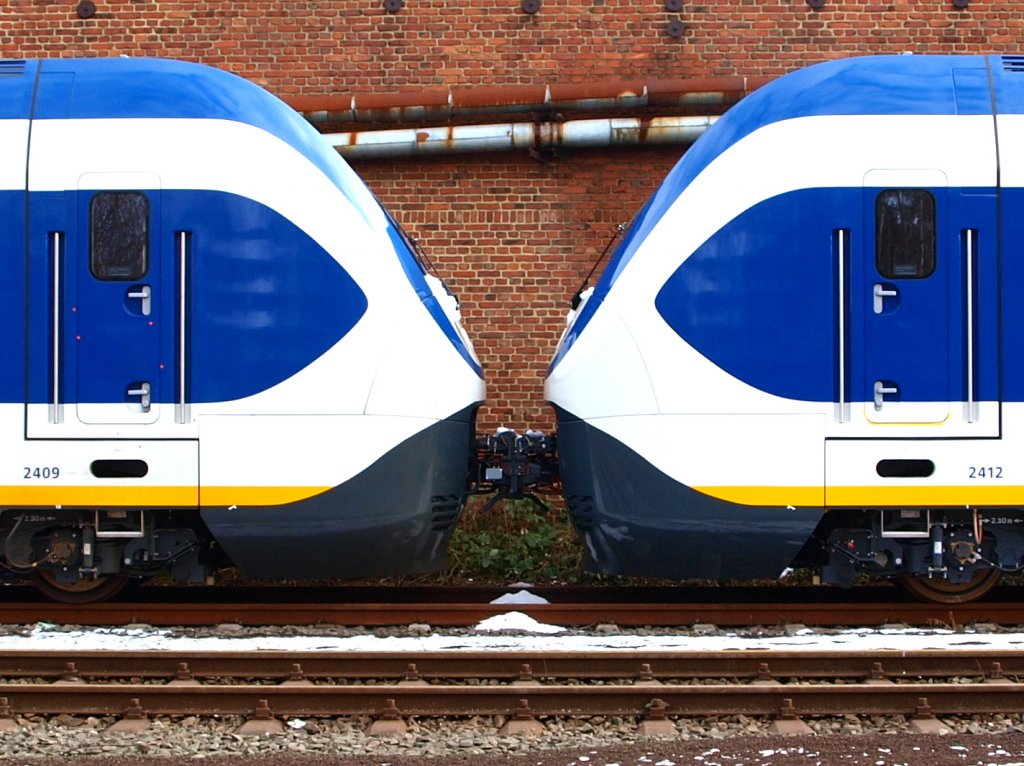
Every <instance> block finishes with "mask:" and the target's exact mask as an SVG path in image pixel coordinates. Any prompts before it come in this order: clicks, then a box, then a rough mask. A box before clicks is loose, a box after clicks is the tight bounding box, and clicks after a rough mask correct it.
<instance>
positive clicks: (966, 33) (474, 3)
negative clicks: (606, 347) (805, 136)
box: [0, 0, 1024, 430]
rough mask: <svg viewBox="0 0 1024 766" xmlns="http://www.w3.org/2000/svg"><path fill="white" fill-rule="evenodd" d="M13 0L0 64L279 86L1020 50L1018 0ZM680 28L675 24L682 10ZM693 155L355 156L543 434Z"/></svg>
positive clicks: (753, 70) (642, 74)
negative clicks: (589, 328) (591, 311)
mask: <svg viewBox="0 0 1024 766" xmlns="http://www.w3.org/2000/svg"><path fill="white" fill-rule="evenodd" d="M95 4H96V9H97V13H96V16H95V17H94V18H91V19H87V20H83V19H80V18H79V17H78V15H77V13H76V0H59V1H55V0H3V2H2V3H0V58H23V57H46V56H58V55H60V56H95V55H104V56H108V55H119V54H126V55H159V56H167V57H173V58H183V59H189V60H195V61H201V62H204V63H207V64H213V65H217V66H220V67H222V68H225V69H229V70H231V71H234V72H236V73H238V74H240V75H243V76H245V77H247V78H249V79H252V80H254V81H256V82H258V83H260V84H261V85H264V86H265V87H267V88H269V89H270V90H271V91H273V92H275V93H277V94H278V95H281V96H288V95H297V94H305V95H321V94H330V93H353V92H354V93H363V92H393V91H397V90H405V91H415V90H417V89H420V88H425V87H431V88H436V87H438V86H450V85H459V86H473V85H523V84H535V83H538V82H596V81H601V80H605V79H630V78H634V79H636V78H639V79H645V80H649V79H658V78H679V77H691V76H709V75H711V76H713V75H729V74H745V75H776V74H781V73H783V72H786V71H789V70H791V69H794V68H797V67H799V66H802V65H805V64H810V63H814V62H817V61H820V60H823V59H826V58H836V57H840V56H848V55H856V54H868V53H891V52H902V51H914V52H919V53H987V52H1011V53H1020V52H1024V44H1022V43H1024V13H1022V12H1021V10H1020V8H1019V7H1018V4H1017V3H1011V2H996V1H995V0H971V2H970V5H969V7H968V8H967V9H966V10H958V9H956V8H955V7H954V6H953V4H952V0H904V1H897V2H890V3H881V2H855V0H826V2H825V7H824V8H823V9H822V10H820V11H815V10H813V9H811V8H810V7H809V6H808V5H807V4H806V3H805V2H804V0H711V1H709V2H703V3H692V2H685V3H684V4H683V10H682V12H680V13H670V12H668V11H667V10H666V4H665V2H664V0H585V1H581V2H576V1H575V0H541V8H540V12H539V13H537V14H536V15H533V16H530V15H527V14H525V13H523V12H522V11H521V10H520V2H519V0H406V5H405V7H404V8H403V9H402V10H401V11H400V12H399V13H397V14H388V13H386V12H385V11H384V6H383V0H358V1H356V0H337V1H335V2H328V1H327V0H321V1H320V2H292V1H291V0H278V2H275V3H259V2H252V1H251V0H250V1H249V2H244V3H243V2H235V1H233V0H232V1H229V2H211V1H210V0H196V1H195V2H161V1H160V0H95ZM674 19H679V20H682V21H683V22H684V23H685V24H686V31H685V33H684V35H683V36H682V37H680V38H673V37H670V36H669V35H668V34H666V25H667V24H668V22H669V21H670V20H674ZM680 152H681V150H679V149H673V148H662V149H639V150H638V149H610V150H607V151H602V150H587V151H568V150H566V151H562V152H560V154H559V155H558V156H557V157H556V158H554V159H553V160H551V161H548V162H544V163H542V162H538V161H537V160H534V159H531V158H530V157H528V156H526V155H525V154H517V153H511V154H504V155H488V156H472V155H469V156H454V157H449V158H430V159H426V160H424V159H411V160H400V161H399V160H387V161H385V160H374V161H361V162H358V163H356V164H357V170H359V172H360V173H362V175H363V176H364V178H366V180H367V181H368V183H369V184H370V185H371V187H372V188H373V189H374V190H375V191H376V192H377V193H378V194H379V195H380V197H381V198H382V199H383V201H384V202H385V204H386V205H387V206H388V207H389V208H391V209H392V210H393V211H394V212H395V214H396V215H397V216H398V218H399V219H400V220H401V221H402V222H403V224H404V225H405V227H406V228H407V229H408V230H409V231H410V233H413V234H415V235H416V236H418V237H419V238H420V239H421V241H422V243H423V245H424V248H425V249H426V250H427V252H428V254H429V255H430V256H431V258H432V259H433V260H434V262H435V264H436V266H437V270H438V272H439V273H440V274H441V275H442V276H443V277H445V278H447V279H450V281H451V282H452V283H453V285H454V287H455V289H456V292H457V293H458V294H459V296H460V297H461V299H462V305H463V312H464V316H465V320H466V325H467V327H468V329H469V331H470V333H471V334H472V336H473V337H474V339H475V340H476V344H477V349H478V352H479V354H480V356H481V359H482V361H483V362H484V365H485V368H486V371H487V376H488V382H489V390H490V400H489V404H488V406H487V407H486V408H485V410H484V411H483V413H482V417H481V421H480V425H481V428H483V429H485V430H490V429H492V428H493V427H495V426H497V425H508V426H511V427H514V428H517V429H520V430H521V429H523V428H525V427H529V426H540V427H545V428H549V427H550V425H551V417H550V413H549V412H548V410H547V408H546V407H545V405H544V404H543V401H542V398H543V397H542V386H543V378H544V372H545V369H546V367H547V362H548V360H549V358H550V356H551V353H552V350H553V348H554V343H555V341H556V339H557V337H558V335H559V333H560V332H561V329H562V327H563V318H564V315H565V311H566V309H567V307H568V300H569V298H570V296H571V295H572V293H573V292H574V291H575V290H576V288H577V286H578V284H579V282H580V280H581V279H582V277H583V275H584V274H585V273H586V271H587V270H588V269H589V268H590V264H591V262H592V260H593V259H594V258H596V257H597V256H598V255H599V254H600V252H601V251H602V250H603V248H604V246H605V245H606V243H607V241H608V239H609V238H610V236H611V234H612V231H613V229H614V225H615V224H616V223H619V222H625V221H627V220H628V219H629V218H630V217H631V215H632V214H633V212H634V211H635V209H636V208H637V207H638V206H639V205H640V204H642V202H643V200H644V199H646V197H647V196H648V195H649V194H650V192H651V191H653V190H654V188H655V187H656V186H657V184H658V183H659V181H660V180H661V178H662V177H663V176H664V174H665V173H666V171H667V170H668V169H669V168H670V167H671V166H672V164H673V163H674V162H675V160H676V159H677V157H678V155H679V154H680Z"/></svg>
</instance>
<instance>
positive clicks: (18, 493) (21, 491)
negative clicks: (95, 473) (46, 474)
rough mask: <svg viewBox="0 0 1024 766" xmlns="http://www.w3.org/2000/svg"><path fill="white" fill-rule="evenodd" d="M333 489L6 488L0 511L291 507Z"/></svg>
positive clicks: (0, 494)
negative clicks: (25, 509)
mask: <svg viewBox="0 0 1024 766" xmlns="http://www.w3.org/2000/svg"><path fill="white" fill-rule="evenodd" d="M328 489H329V487H202V488H199V487H195V486H188V487H158V486H118V487H112V486H102V487H88V486H57V485H47V486H40V485H34V486H6V487H0V508H13V507H18V508H32V507H35V508H39V507H46V508H60V507H69V508H78V507H85V508H189V507H192V508H194V507H197V506H199V505H202V506H206V507H213V506H217V507H230V506H232V505H238V506H250V507H251V506H268V505H287V504H288V503H296V502H298V501H300V500H305V499H307V498H310V497H313V496H314V495H319V494H321V493H322V492H325V491H327V490H328Z"/></svg>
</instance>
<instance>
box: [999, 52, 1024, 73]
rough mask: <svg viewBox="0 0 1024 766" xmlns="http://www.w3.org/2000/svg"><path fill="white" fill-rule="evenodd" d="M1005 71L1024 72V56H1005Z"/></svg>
mask: <svg viewBox="0 0 1024 766" xmlns="http://www.w3.org/2000/svg"><path fill="white" fill-rule="evenodd" d="M1003 71H1004V72H1022V73H1024V56H1003Z"/></svg>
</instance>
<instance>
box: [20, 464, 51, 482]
mask: <svg viewBox="0 0 1024 766" xmlns="http://www.w3.org/2000/svg"><path fill="white" fill-rule="evenodd" d="M24 471H25V474H24V475H23V476H22V477H21V478H23V479H58V478H60V468H58V467H57V466H55V465H53V466H50V465H46V466H38V465H37V466H25V468H24Z"/></svg>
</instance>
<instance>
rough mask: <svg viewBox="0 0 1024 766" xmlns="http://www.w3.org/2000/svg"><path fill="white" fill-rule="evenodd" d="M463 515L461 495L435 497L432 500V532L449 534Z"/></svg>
mask: <svg viewBox="0 0 1024 766" xmlns="http://www.w3.org/2000/svg"><path fill="white" fill-rule="evenodd" d="M460 513H462V496H461V495H434V496H433V497H431V498H430V515H431V521H432V524H431V527H430V528H431V530H432V531H434V532H447V531H448V530H449V529H451V528H452V527H454V526H455V522H456V521H458V520H459V514H460Z"/></svg>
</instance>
